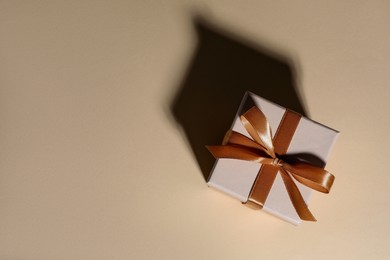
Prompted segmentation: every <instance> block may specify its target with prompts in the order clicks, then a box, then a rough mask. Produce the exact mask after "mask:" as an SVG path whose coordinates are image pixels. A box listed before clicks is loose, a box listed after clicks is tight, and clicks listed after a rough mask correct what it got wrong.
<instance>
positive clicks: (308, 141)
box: [208, 92, 339, 225]
mask: <svg viewBox="0 0 390 260" xmlns="http://www.w3.org/2000/svg"><path fill="white" fill-rule="evenodd" d="M252 104H253V105H255V106H257V107H258V108H259V109H260V110H261V111H262V112H263V113H264V115H265V116H266V118H267V120H268V122H269V124H270V126H271V129H272V133H273V134H274V133H275V131H276V129H277V128H278V126H279V124H280V122H281V120H282V117H283V115H284V113H285V111H286V109H285V108H284V107H281V106H279V105H277V104H275V103H272V102H270V101H268V100H266V99H263V98H261V97H259V96H257V95H255V94H253V93H250V92H247V93H246V94H245V96H244V99H243V101H242V103H241V105H240V108H239V110H238V113H237V114H236V116H235V119H234V122H233V124H232V128H231V129H232V130H234V131H236V132H239V133H241V134H243V135H245V136H247V137H250V136H249V134H248V133H247V131H246V130H245V128H244V126H243V125H242V123H241V120H240V117H239V116H240V115H241V114H242V113H243V112H245V111H244V109H245V108H248V106H252ZM338 135H339V132H338V131H336V130H334V129H331V128H329V127H326V126H324V125H322V124H320V123H317V122H315V121H313V120H310V119H308V118H306V117H303V116H302V118H301V119H300V121H299V124H298V127H297V129H296V131H295V133H294V136H293V138H292V140H291V143H290V145H289V147H288V149H287V153H286V155H287V156H288V155H296V154H301V155H302V154H304V155H309V156H310V158H316V159H317V160H316V162H318V161H321V162H322V163H323V165H322V166H324V165H325V163H326V161H327V158H328V155H329V153H330V151H331V149H332V147H333V145H334V143H335V141H336V139H337V137H338ZM308 162H309V163H312V162H310V160H309V161H308ZM317 166H318V165H317ZM260 167H261V164H259V163H254V162H249V161H243V160H237V159H217V160H216V162H215V165H214V168H213V170H212V172H211V174H210V177H209V180H208V185H209V186H210V187H213V188H216V189H218V190H220V191H222V192H224V193H227V194H228V195H231V196H232V197H234V198H237V199H238V200H240V201H241V202H246V201H247V199H248V196H249V193H250V191H251V188H252V186H253V183H254V181H255V179H256V176H257V174H258V172H259V170H260ZM294 181H295V180H294ZM295 183H296V185H297V186H298V188H299V190H300V192H301V194H302V196H303V198H304V200H305V202H306V204H307V205H308V204H309V201H310V199H311V196H312V192H313V191H312V189H310V188H308V187H306V186H304V185H302V184H301V183H299V182H297V181H295ZM262 210H264V211H266V212H269V213H271V214H273V215H275V216H277V217H279V218H281V219H284V220H286V221H288V222H290V223H292V224H295V225H298V224H300V223H301V222H302V221H301V219H300V218H299V216H298V214H297V212H296V211H295V208H294V207H293V205H292V203H291V200H290V197H289V196H288V193H287V190H286V187H285V185H284V182H283V180H282V178H281V176H280V174H277V176H276V178H275V181H274V183H273V185H272V188H271V191H270V193H269V195H268V197H267V200H266V201H265V204H264V206H263V209H262Z"/></svg>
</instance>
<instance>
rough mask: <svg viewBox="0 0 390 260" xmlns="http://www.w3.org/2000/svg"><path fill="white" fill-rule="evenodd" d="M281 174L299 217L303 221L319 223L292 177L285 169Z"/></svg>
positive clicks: (281, 170)
mask: <svg viewBox="0 0 390 260" xmlns="http://www.w3.org/2000/svg"><path fill="white" fill-rule="evenodd" d="M280 173H281V176H282V179H283V182H284V185H285V186H286V189H287V192H288V195H289V197H290V200H291V202H292V204H293V206H294V208H295V210H296V212H297V213H298V216H299V217H300V218H301V219H302V220H306V221H317V220H316V219H315V217H314V216H313V214H312V213H311V212H310V210H309V208H308V207H307V205H306V202H305V200H304V199H303V197H302V195H301V193H300V191H299V189H298V187H297V185H296V184H295V183H294V181H293V179H292V178H291V176H290V175H289V174H288V173H287V172H286V171H285V170H284V169H280Z"/></svg>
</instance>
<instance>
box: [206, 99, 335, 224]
mask: <svg viewBox="0 0 390 260" xmlns="http://www.w3.org/2000/svg"><path fill="white" fill-rule="evenodd" d="M240 119H241V122H242V123H243V125H244V127H245V129H246V131H247V132H248V133H249V135H250V136H251V137H252V139H250V138H248V137H246V136H245V135H242V134H240V133H238V132H235V131H228V133H227V135H226V136H225V139H224V143H223V145H218V146H207V148H208V150H209V151H210V152H211V153H212V154H213V156H214V157H215V158H230V159H239V160H244V161H251V162H255V163H260V164H261V165H262V166H261V168H260V171H259V174H258V175H257V178H256V180H255V182H254V185H253V186H252V189H251V192H250V195H249V198H248V201H247V202H245V203H246V204H247V205H249V206H250V207H252V208H262V207H263V205H264V203H265V201H266V199H267V196H268V193H269V191H270V190H271V188H272V184H273V182H274V180H275V178H276V175H277V174H278V173H279V174H280V175H281V177H282V179H283V182H284V184H285V187H286V190H287V192H288V195H289V197H290V200H291V202H292V204H293V206H294V208H295V210H296V212H297V213H298V216H299V217H300V218H301V219H302V220H306V221H316V219H315V218H314V216H313V214H312V213H311V212H310V210H309V208H308V207H307V205H306V203H305V201H304V199H303V197H302V195H301V193H300V191H299V189H298V187H297V185H296V184H295V182H294V180H293V179H295V180H297V181H298V182H300V183H302V184H303V185H305V186H307V187H309V188H311V189H313V190H316V191H319V192H322V193H329V191H330V188H331V187H332V184H333V181H334V179H335V177H334V176H333V175H332V174H331V173H329V172H328V171H326V170H324V169H323V168H320V167H316V166H312V165H309V164H307V163H294V164H289V163H287V162H284V161H283V160H282V159H281V158H280V156H281V155H283V154H284V153H286V152H287V148H288V146H289V144H290V142H291V139H292V136H293V135H294V132H295V128H296V127H297V125H298V123H299V119H300V115H299V114H296V113H295V112H292V111H288V110H287V111H286V113H285V115H284V117H283V119H282V122H281V125H283V124H284V125H285V127H283V128H281V127H280V126H279V128H278V130H277V134H276V137H277V138H274V140H273V139H272V131H271V127H270V125H269V123H268V121H267V119H266V117H265V115H264V114H263V112H262V111H261V110H260V109H258V108H257V107H255V106H254V107H252V108H251V109H249V110H248V111H247V112H245V113H244V114H243V115H242V116H241V117H240ZM289 125H290V126H291V127H290V126H289Z"/></svg>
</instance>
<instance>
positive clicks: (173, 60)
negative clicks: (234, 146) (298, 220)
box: [0, 0, 390, 260]
mask: <svg viewBox="0 0 390 260" xmlns="http://www.w3.org/2000/svg"><path fill="white" fill-rule="evenodd" d="M194 13H196V14H200V15H202V16H203V17H205V18H206V19H207V20H208V21H209V22H211V23H214V24H216V25H218V26H219V27H221V28H225V29H226V30H229V31H231V32H233V33H234V34H236V35H239V36H240V37H242V38H243V39H247V40H248V41H250V42H253V43H254V44H261V45H262V46H267V47H268V48H269V49H270V50H272V51H274V52H276V53H280V54H282V55H284V56H286V57H289V58H290V59H291V60H292V61H293V63H294V66H295V69H296V71H297V75H296V77H297V78H296V81H297V82H296V84H297V86H298V89H299V90H300V94H301V95H302V97H304V98H303V99H304V102H305V106H306V108H307V110H308V112H309V113H310V116H311V117H312V118H313V119H315V120H318V121H320V122H322V123H324V124H327V125H329V126H332V127H334V128H336V129H338V130H340V131H341V133H342V134H341V136H340V138H339V140H338V143H337V145H336V146H335V149H334V151H333V153H332V155H331V157H330V160H329V163H328V166H327V168H328V169H330V170H331V171H332V172H333V173H335V175H336V184H335V185H334V187H333V190H332V192H331V194H330V195H326V196H325V195H320V194H315V195H314V198H313V201H312V204H311V209H312V211H313V212H314V214H315V215H316V217H317V218H318V219H319V222H317V223H304V224H303V225H301V226H300V227H295V226H293V225H290V224H288V223H285V222H283V221H281V220H279V219H276V218H274V217H272V216H270V215H268V214H265V213H263V212H256V211H251V210H249V209H247V208H246V207H243V206H241V205H240V203H238V202H237V201H234V200H233V199H231V198H229V197H227V196H225V195H223V194H221V193H218V192H216V191H214V190H212V189H209V188H208V187H207V185H206V184H205V182H204V179H203V176H202V174H201V172H200V170H199V167H198V164H197V161H196V160H195V158H194V156H193V154H192V151H191V149H190V147H189V145H188V142H187V139H186V137H185V135H183V132H182V131H181V130H180V128H179V126H178V125H177V124H176V122H175V121H174V119H173V117H172V115H171V114H170V112H169V106H170V104H171V102H172V98H173V96H174V95H175V93H176V91H177V90H178V86H179V84H180V82H181V80H182V79H183V77H184V76H185V72H186V70H187V68H188V66H189V63H190V61H191V57H192V54H193V52H194V49H195V46H196V40H197V39H196V34H195V31H194V28H193V15H194ZM389 46H390V4H389V2H388V1H320V2H316V3H314V1H202V2H200V1H173V0H172V1H90V2H87V1H0V122H1V123H0V259H294V260H297V259H389V258H390V248H389V246H388V245H389V242H390V241H389V234H390V222H389V215H390V206H389V199H390V195H389V194H390V193H389V191H388V190H389V185H390V175H389V168H388V162H389V156H390V149H389V143H388V133H389V132H390V120H389V119H390V116H389V112H388V102H389V98H390V88H389V82H390V73H389V68H390V48H389Z"/></svg>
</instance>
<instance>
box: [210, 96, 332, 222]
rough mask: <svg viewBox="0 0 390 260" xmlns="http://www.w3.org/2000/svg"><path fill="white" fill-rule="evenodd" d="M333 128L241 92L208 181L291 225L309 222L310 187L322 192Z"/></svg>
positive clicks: (327, 179)
mask: <svg viewBox="0 0 390 260" xmlns="http://www.w3.org/2000/svg"><path fill="white" fill-rule="evenodd" d="M338 135H339V132H338V131H336V130H334V129H331V128H329V127H327V126H324V125H322V124H320V123H317V122H315V121H313V120H310V119H308V118H306V117H304V116H301V115H299V114H297V113H295V112H293V111H290V110H288V109H286V108H283V107H281V106H279V105H277V104H275V103H272V102H270V101H268V100H266V99H264V98H261V97H259V96H257V95H255V94H253V93H250V92H247V93H246V94H245V96H244V98H243V101H242V103H241V105H240V107H239V109H238V112H237V114H236V116H235V119H234V121H233V124H232V127H231V131H229V132H228V134H227V137H226V138H225V140H224V142H223V144H222V145H217V146H209V147H208V148H209V150H210V152H211V153H212V154H213V155H214V157H216V158H217V160H216V162H215V165H214V168H213V170H212V172H211V174H210V177H209V180H208V185H209V186H210V187H213V188H215V189H218V190H220V191H222V192H224V193H226V194H228V195H231V196H232V197H234V198H236V199H238V200H240V201H241V202H242V203H244V204H246V205H249V206H251V207H254V208H258V209H262V210H264V211H265V212H268V213H271V214H273V215H275V216H277V217H279V218H281V219H284V220H286V221H288V222H290V223H292V224H295V225H298V224H300V223H301V222H302V220H312V221H315V219H314V217H313V216H312V215H311V213H310V211H309V209H308V205H309V202H310V199H311V197H312V193H313V190H317V191H320V192H324V193H328V192H329V190H330V187H331V186H332V184H333V180H334V176H333V175H332V174H330V173H329V172H327V171H326V170H324V167H325V164H326V161H327V158H328V156H329V153H330V151H331V149H332V147H333V145H334V143H335V141H336V139H337V137H338Z"/></svg>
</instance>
